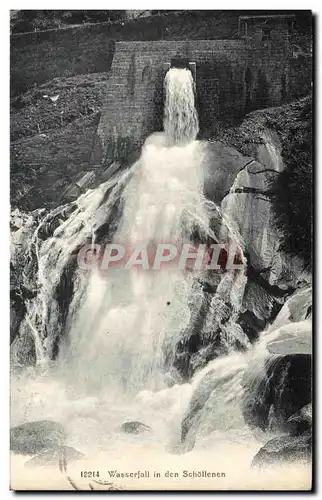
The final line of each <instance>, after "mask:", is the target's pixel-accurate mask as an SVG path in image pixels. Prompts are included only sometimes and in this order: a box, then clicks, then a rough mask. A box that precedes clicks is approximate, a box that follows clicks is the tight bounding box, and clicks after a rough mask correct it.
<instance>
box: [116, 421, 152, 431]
mask: <svg viewBox="0 0 322 500" xmlns="http://www.w3.org/2000/svg"><path fill="white" fill-rule="evenodd" d="M121 430H122V431H123V432H125V433H126V434H142V433H143V432H151V431H152V429H151V427H150V426H149V425H146V424H143V423H142V422H138V421H136V420H130V421H128V422H124V423H123V424H122V425H121Z"/></svg>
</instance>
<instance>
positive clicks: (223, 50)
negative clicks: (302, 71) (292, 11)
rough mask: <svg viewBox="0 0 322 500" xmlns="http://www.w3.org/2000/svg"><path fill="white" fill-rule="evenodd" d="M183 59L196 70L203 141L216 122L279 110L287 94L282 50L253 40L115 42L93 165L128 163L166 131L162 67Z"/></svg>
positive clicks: (285, 60) (284, 49) (285, 55)
mask: <svg viewBox="0 0 322 500" xmlns="http://www.w3.org/2000/svg"><path fill="white" fill-rule="evenodd" d="M180 58H183V59H188V60H189V61H191V62H195V63H196V82H195V83H196V100H197V109H198V115H199V122H200V133H201V135H202V136H203V137H205V136H206V135H207V133H209V132H210V131H211V130H212V129H213V128H214V127H215V125H216V120H217V119H220V118H223V117H224V118H225V120H229V119H236V118H238V117H242V116H243V115H244V114H245V113H246V112H249V111H251V110H252V109H258V108H261V107H267V106H275V105H279V104H281V102H282V101H283V99H285V97H286V95H287V92H288V89H287V85H289V81H288V80H287V79H285V78H284V77H283V75H285V74H287V67H288V51H287V44H285V43H284V44H283V43H281V44H278V47H277V48H276V47H275V46H274V44H273V43H269V44H266V45H265V46H262V45H259V46H258V44H257V45H256V44H254V42H253V40H189V41H149V42H117V43H116V45H115V54H114V58H113V63H112V68H111V76H110V79H109V81H108V85H107V93H106V100H105V103H104V105H103V108H102V113H101V119H100V122H99V126H98V131H97V137H96V141H95V146H94V150H93V152H92V163H93V164H99V163H103V164H108V163H110V162H111V161H112V160H115V159H118V158H122V157H125V156H126V155H128V154H129V153H130V152H131V151H133V150H135V149H137V148H139V147H141V146H142V144H143V142H144V140H145V139H146V137H147V136H148V135H149V134H151V133H152V132H154V131H160V130H162V119H163V80H164V75H165V71H166V69H165V65H166V63H170V62H171V59H180Z"/></svg>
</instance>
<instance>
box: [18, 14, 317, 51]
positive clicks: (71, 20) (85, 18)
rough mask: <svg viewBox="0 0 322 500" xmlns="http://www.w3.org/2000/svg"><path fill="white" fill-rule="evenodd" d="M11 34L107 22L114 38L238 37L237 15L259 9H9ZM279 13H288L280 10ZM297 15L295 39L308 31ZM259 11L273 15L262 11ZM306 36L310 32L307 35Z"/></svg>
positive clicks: (305, 18)
mask: <svg viewBox="0 0 322 500" xmlns="http://www.w3.org/2000/svg"><path fill="white" fill-rule="evenodd" d="M11 12H12V14H11V23H10V24H11V33H12V34H18V33H25V32H30V31H43V30H49V29H59V28H68V27H71V26H76V25H86V24H93V23H94V24H97V23H107V30H108V36H109V37H110V38H112V39H115V40H183V39H192V40H196V39H217V40H227V39H233V38H238V16H240V15H258V10H247V11H245V10H238V11H236V10H151V11H136V12H137V13H135V11H127V10H19V11H11ZM279 13H280V14H289V11H287V10H280V11H279ZM292 13H295V14H296V29H295V32H296V33H297V34H298V36H297V38H296V40H297V43H298V44H299V45H300V46H301V39H302V34H303V33H307V32H308V30H310V23H311V19H312V18H311V13H310V11H303V10H302V11H292ZM261 14H276V11H270V10H262V11H261ZM308 38H310V37H309V35H308Z"/></svg>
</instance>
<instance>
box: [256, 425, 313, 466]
mask: <svg viewBox="0 0 322 500" xmlns="http://www.w3.org/2000/svg"><path fill="white" fill-rule="evenodd" d="M311 446H312V439H311V435H310V434H309V433H307V434H304V435H302V436H299V437H294V436H281V437H277V438H274V439H271V440H270V441H268V442H267V443H266V444H265V446H263V447H262V448H261V449H260V450H259V451H258V452H257V454H256V455H255V457H254V459H253V461H252V467H267V466H274V467H275V466H278V465H282V464H286V463H292V462H293V463H294V462H295V463H296V464H309V463H310V461H311V455H312V449H311Z"/></svg>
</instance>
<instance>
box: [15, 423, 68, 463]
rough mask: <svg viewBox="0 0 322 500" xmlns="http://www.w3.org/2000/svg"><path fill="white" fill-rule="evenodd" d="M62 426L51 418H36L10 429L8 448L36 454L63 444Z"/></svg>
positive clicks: (16, 451) (20, 452)
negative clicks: (36, 419)
mask: <svg viewBox="0 0 322 500" xmlns="http://www.w3.org/2000/svg"><path fill="white" fill-rule="evenodd" d="M64 441H65V432H64V428H63V427H62V425H61V424H59V423H58V422H55V421H53V420H38V421H34V422H27V423H25V424H22V425H19V426H17V427H13V428H12V429H10V450H11V451H13V452H14V453H19V454H22V455H36V454H38V453H42V452H44V451H46V450H48V449H49V448H52V449H53V448H57V447H60V446H62V445H63V444H64Z"/></svg>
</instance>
